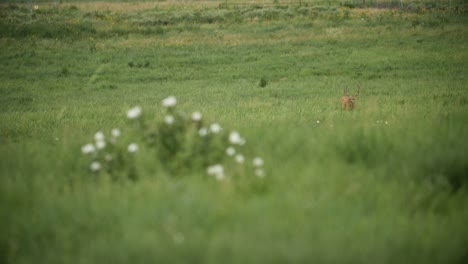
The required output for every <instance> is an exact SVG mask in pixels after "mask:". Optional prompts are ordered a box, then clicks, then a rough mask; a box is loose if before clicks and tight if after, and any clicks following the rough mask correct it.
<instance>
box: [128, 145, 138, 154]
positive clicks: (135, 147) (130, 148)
mask: <svg viewBox="0 0 468 264" xmlns="http://www.w3.org/2000/svg"><path fill="white" fill-rule="evenodd" d="M137 151H138V145H137V144H135V143H132V144H130V145H128V152H130V153H135V152H137Z"/></svg>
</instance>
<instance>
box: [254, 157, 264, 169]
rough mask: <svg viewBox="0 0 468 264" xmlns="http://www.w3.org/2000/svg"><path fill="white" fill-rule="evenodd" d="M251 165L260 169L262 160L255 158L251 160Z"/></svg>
mask: <svg viewBox="0 0 468 264" xmlns="http://www.w3.org/2000/svg"><path fill="white" fill-rule="evenodd" d="M252 164H253V165H254V166H255V167H261V166H263V159H262V158H259V157H256V158H254V159H253V161H252Z"/></svg>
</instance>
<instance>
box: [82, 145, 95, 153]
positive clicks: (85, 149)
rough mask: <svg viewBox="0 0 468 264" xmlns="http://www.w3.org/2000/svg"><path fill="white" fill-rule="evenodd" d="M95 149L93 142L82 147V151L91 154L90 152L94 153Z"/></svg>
mask: <svg viewBox="0 0 468 264" xmlns="http://www.w3.org/2000/svg"><path fill="white" fill-rule="evenodd" d="M95 151H96V149H95V148H94V145H93V144H91V143H89V144H86V145H84V146H83V147H81V152H83V154H90V153H94V152H95Z"/></svg>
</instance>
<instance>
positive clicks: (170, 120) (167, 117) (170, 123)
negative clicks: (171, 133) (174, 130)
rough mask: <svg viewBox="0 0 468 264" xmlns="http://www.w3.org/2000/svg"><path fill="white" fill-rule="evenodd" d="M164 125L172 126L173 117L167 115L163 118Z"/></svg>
mask: <svg viewBox="0 0 468 264" xmlns="http://www.w3.org/2000/svg"><path fill="white" fill-rule="evenodd" d="M164 123H166V124H168V125H172V124H173V123H174V117H173V116H171V115H167V116H165V117H164Z"/></svg>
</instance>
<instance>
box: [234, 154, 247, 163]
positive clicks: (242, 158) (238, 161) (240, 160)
mask: <svg viewBox="0 0 468 264" xmlns="http://www.w3.org/2000/svg"><path fill="white" fill-rule="evenodd" d="M235 160H236V162H237V163H244V160H245V158H244V156H243V155H242V154H237V155H236V157H235Z"/></svg>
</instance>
